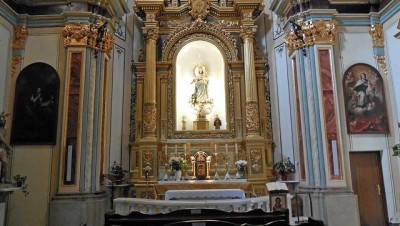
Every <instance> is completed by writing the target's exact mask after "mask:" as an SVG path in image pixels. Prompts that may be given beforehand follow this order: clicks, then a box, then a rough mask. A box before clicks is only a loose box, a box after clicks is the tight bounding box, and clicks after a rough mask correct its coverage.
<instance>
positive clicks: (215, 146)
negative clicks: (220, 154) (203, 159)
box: [214, 144, 217, 153]
mask: <svg viewBox="0 0 400 226" xmlns="http://www.w3.org/2000/svg"><path fill="white" fill-rule="evenodd" d="M214 153H217V144H214Z"/></svg>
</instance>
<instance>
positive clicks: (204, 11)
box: [188, 0, 210, 19]
mask: <svg viewBox="0 0 400 226" xmlns="http://www.w3.org/2000/svg"><path fill="white" fill-rule="evenodd" d="M188 8H189V9H190V11H189V14H190V15H191V16H192V17H193V19H198V18H200V19H205V18H206V17H207V15H208V14H209V13H210V11H209V9H210V0H189V3H188Z"/></svg>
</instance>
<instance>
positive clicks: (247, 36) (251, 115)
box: [240, 26, 260, 136]
mask: <svg viewBox="0 0 400 226" xmlns="http://www.w3.org/2000/svg"><path fill="white" fill-rule="evenodd" d="M256 31H257V27H256V26H242V27H241V33H240V36H241V37H242V39H243V43H244V78H245V92H246V132H247V136H252V135H259V134H260V118H259V110H258V100H257V81H256V73H255V64H254V63H255V62H254V34H255V32H256Z"/></svg>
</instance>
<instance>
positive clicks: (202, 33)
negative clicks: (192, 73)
mask: <svg viewBox="0 0 400 226" xmlns="http://www.w3.org/2000/svg"><path fill="white" fill-rule="evenodd" d="M199 38H200V39H203V40H210V41H212V42H214V43H216V44H217V45H219V47H220V48H221V49H222V51H223V52H224V53H225V54H226V58H227V61H238V50H237V49H238V48H237V46H236V40H235V39H234V38H233V36H232V35H231V34H230V33H229V32H227V31H225V30H224V29H223V27H222V26H220V25H218V24H216V23H207V22H204V21H201V20H199V19H198V20H196V21H194V22H193V23H192V26H190V27H188V28H185V29H182V28H177V29H175V31H174V32H172V33H171V35H169V36H168V38H167V39H165V40H164V42H163V49H162V60H163V61H172V60H173V58H174V55H175V52H176V51H177V50H178V49H179V47H180V46H182V45H184V44H185V43H187V42H188V41H189V40H191V39H199Z"/></svg>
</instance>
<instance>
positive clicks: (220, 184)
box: [153, 179, 254, 199]
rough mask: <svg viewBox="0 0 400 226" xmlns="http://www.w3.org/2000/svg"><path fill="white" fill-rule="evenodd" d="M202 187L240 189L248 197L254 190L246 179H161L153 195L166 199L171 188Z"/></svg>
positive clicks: (192, 188)
mask: <svg viewBox="0 0 400 226" xmlns="http://www.w3.org/2000/svg"><path fill="white" fill-rule="evenodd" d="M201 189H240V190H243V191H244V193H245V195H246V196H247V197H250V196H253V194H254V190H253V186H252V183H249V182H247V181H246V180H243V179H242V180H230V181H229V180H226V181H224V180H219V181H214V180H193V181H174V182H173V181H171V182H164V181H159V183H158V184H154V185H153V197H156V198H157V199H164V196H165V194H166V192H167V191H169V190H201Z"/></svg>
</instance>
